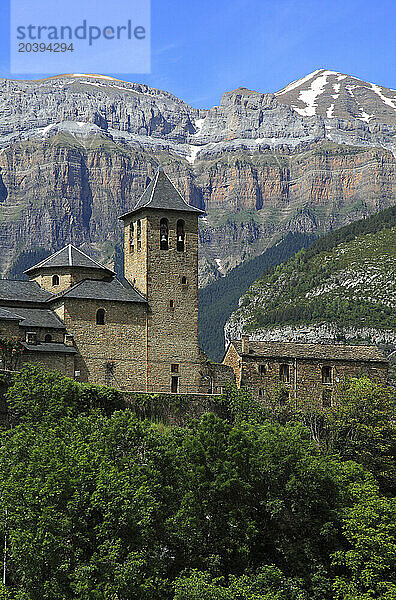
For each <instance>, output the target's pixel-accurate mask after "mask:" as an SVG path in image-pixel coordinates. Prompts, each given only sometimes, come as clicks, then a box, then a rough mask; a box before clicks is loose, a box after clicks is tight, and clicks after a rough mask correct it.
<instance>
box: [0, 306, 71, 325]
mask: <svg viewBox="0 0 396 600" xmlns="http://www.w3.org/2000/svg"><path fill="white" fill-rule="evenodd" d="M0 310H1V309H0ZM15 312H16V314H18V315H19V316H20V317H21V318H22V319H23V321H22V322H21V323H20V326H21V327H45V328H46V329H47V328H49V329H65V326H64V324H63V323H62V321H61V320H60V319H59V318H58V317H57V316H56V314H55V313H54V312H52V310H50V309H49V308H19V307H18V308H15Z"/></svg>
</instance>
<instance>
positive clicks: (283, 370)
mask: <svg viewBox="0 0 396 600" xmlns="http://www.w3.org/2000/svg"><path fill="white" fill-rule="evenodd" d="M279 379H280V380H281V381H282V382H283V383H290V365H287V364H286V363H284V364H282V365H280V366H279Z"/></svg>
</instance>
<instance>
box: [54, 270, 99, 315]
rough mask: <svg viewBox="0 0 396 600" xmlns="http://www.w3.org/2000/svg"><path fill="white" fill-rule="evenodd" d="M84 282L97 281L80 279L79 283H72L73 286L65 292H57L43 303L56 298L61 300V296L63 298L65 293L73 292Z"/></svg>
mask: <svg viewBox="0 0 396 600" xmlns="http://www.w3.org/2000/svg"><path fill="white" fill-rule="evenodd" d="M84 281H97V280H96V279H89V278H87V279H81V281H77V283H74V284H73V285H71V286H70V287H68V288H66V289H65V290H62V291H61V292H58V293H57V294H55V295H53V296H52V298H47V300H45V302H50V301H51V300H55V299H56V298H61V297H62V296H64V295H65V294H66V292H70V290H74V289H75V288H76V287H78V286H79V285H81V284H82V283H83V282H84ZM49 310H52V309H49Z"/></svg>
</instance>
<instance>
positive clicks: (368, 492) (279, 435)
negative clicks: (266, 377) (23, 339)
mask: <svg viewBox="0 0 396 600" xmlns="http://www.w3.org/2000/svg"><path fill="white" fill-rule="evenodd" d="M0 384H1V379H0ZM152 396H153V395H152ZM157 396H158V395H157ZM149 398H150V395H148V396H147V399H149ZM152 399H153V398H152ZM5 400H6V404H7V409H8V419H7V421H6V423H3V427H2V428H1V429H0V498H1V507H2V510H0V556H1V557H3V556H5V565H6V575H5V585H3V584H2V583H0V599H1V600H363V599H364V600H392V599H393V598H394V597H395V593H396V577H395V573H396V570H395V568H394V566H395V564H394V559H395V548H396V543H395V520H394V514H395V510H396V506H395V500H394V498H393V496H394V489H393V488H394V486H393V484H394V480H395V477H394V474H395V470H394V460H393V457H392V451H393V449H394V440H395V435H394V434H395V426H394V410H393V403H394V393H393V392H392V390H390V389H389V388H383V387H381V386H379V385H376V384H374V383H372V382H370V381H369V380H368V379H360V380H357V379H356V380H353V381H351V382H349V384H348V385H347V386H346V387H345V389H344V390H343V394H342V396H340V398H339V402H337V404H336V405H335V406H334V407H333V408H332V409H331V410H329V411H326V413H320V412H319V413H314V412H312V410H308V412H305V413H301V414H299V413H291V412H290V413H289V412H287V410H286V409H279V412H276V411H275V410H274V411H268V410H266V409H265V407H264V405H263V403H262V402H260V403H255V402H254V401H252V398H251V396H250V395H249V394H248V393H247V392H245V391H243V390H236V389H235V388H233V387H230V388H228V389H227V392H226V394H225V395H224V396H223V397H222V405H223V410H222V411H221V412H223V416H220V415H219V414H213V413H212V414H205V415H203V416H202V418H201V419H200V420H199V421H198V420H195V421H194V420H189V421H188V423H186V426H185V427H183V428H181V427H175V426H170V425H166V424H165V423H164V422H161V421H159V422H154V421H150V420H141V419H139V418H138V416H137V415H136V413H135V411H134V406H133V405H132V406H125V405H124V403H123V398H122V396H121V394H120V393H119V392H117V391H116V390H112V389H110V388H105V387H103V386H93V385H88V384H81V383H78V382H75V381H73V380H71V379H67V378H66V377H62V376H60V375H59V374H56V373H46V372H44V371H42V370H40V369H39V368H38V367H35V366H30V367H25V368H24V369H23V370H22V372H20V373H16V374H15V375H14V376H13V378H12V381H11V382H9V389H8V392H7V394H6V398H5ZM175 408H176V407H175ZM282 410H284V412H282ZM5 540H6V542H7V545H6V547H5V543H4V542H5Z"/></svg>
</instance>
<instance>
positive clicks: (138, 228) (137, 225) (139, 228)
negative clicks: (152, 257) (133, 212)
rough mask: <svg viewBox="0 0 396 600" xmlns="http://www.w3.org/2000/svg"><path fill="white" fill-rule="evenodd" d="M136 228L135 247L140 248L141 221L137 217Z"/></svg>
mask: <svg viewBox="0 0 396 600" xmlns="http://www.w3.org/2000/svg"><path fill="white" fill-rule="evenodd" d="M136 229H137V234H136V237H137V249H138V250H141V249H142V222H141V220H140V219H139V220H138V222H137V224H136Z"/></svg>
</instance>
